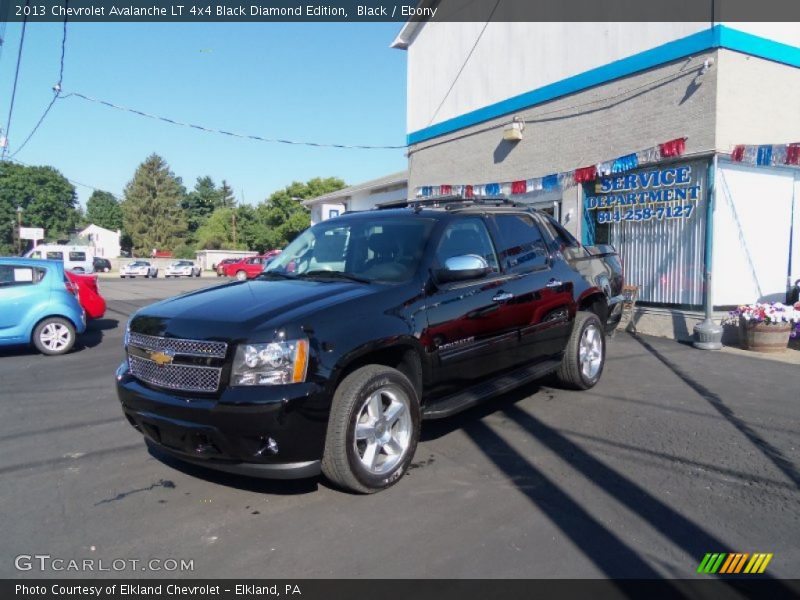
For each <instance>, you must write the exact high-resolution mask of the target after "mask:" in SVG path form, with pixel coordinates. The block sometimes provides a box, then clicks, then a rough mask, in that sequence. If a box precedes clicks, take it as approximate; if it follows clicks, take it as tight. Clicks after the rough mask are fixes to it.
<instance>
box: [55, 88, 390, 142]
mask: <svg viewBox="0 0 800 600" xmlns="http://www.w3.org/2000/svg"><path fill="white" fill-rule="evenodd" d="M61 98H80V99H81V100H86V101H88V102H94V103H96V104H102V105H103V106H107V107H109V108H113V109H116V110H120V111H124V112H129V113H132V114H135V115H139V116H140V117H147V118H148V119H154V120H156V121H163V122H164V123H169V124H170V125H180V126H181V127H190V128H192V129H199V130H200V131H205V132H207V133H218V134H221V135H227V136H230V137H235V138H241V139H247V140H255V141H258V142H268V143H273V144H291V145H293V146H313V147H315V148H340V149H348V150H403V149H405V148H406V146H405V145H403V146H367V145H361V144H325V143H321V142H305V141H297V140H285V139H280V138H265V137H262V136H260V135H248V134H244V133H236V132H233V131H225V130H223V129H214V128H212V127H204V126H202V125H195V124H193V123H185V122H182V121H178V120H176V119H170V118H168V117H162V116H159V115H154V114H151V113H146V112H144V111H141V110H136V109H134V108H129V107H127V106H122V105H119V104H114V103H113V102H108V101H107V100H101V99H99V98H92V97H91V96H87V95H85V94H81V93H79V92H70V93H69V94H65V95H63V96H61Z"/></svg>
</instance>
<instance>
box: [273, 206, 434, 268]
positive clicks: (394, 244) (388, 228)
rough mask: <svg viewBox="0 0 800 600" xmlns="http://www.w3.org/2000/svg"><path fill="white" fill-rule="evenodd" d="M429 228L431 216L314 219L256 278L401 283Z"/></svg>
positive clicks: (414, 263)
mask: <svg viewBox="0 0 800 600" xmlns="http://www.w3.org/2000/svg"><path fill="white" fill-rule="evenodd" d="M432 227H433V220H431V219H422V218H413V219H409V218H397V217H383V218H381V217H376V218H374V219H369V220H366V219H347V220H343V221H340V220H337V221H330V222H323V223H318V224H317V225H314V226H313V227H311V228H310V229H306V230H305V231H304V232H303V233H302V234H300V236H299V237H297V238H296V239H295V240H294V241H293V242H292V243H291V244H289V245H288V246H287V247H286V249H285V250H284V251H283V252H281V253H280V254H279V255H277V256H276V257H275V259H274V260H272V261H271V262H270V263H269V264H268V265H267V267H266V268H265V269H264V274H263V275H262V276H267V275H269V274H270V273H273V274H278V275H284V276H292V277H298V278H311V277H314V278H320V279H323V278H326V277H329V278H335V277H347V278H349V279H355V280H365V281H383V282H393V283H394V282H401V281H407V280H409V279H411V277H413V275H414V273H415V272H416V270H417V266H418V265H419V261H420V259H421V258H422V253H423V251H424V250H425V244H426V243H427V241H428V236H429V235H430V232H431V229H432Z"/></svg>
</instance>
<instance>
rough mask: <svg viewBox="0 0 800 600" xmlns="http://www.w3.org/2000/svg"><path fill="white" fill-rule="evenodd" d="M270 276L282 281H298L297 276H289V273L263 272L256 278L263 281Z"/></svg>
mask: <svg viewBox="0 0 800 600" xmlns="http://www.w3.org/2000/svg"><path fill="white" fill-rule="evenodd" d="M268 275H274V276H275V277H278V278H280V279H297V277H296V276H295V275H289V274H288V273H281V272H280V271H261V273H259V274H258V275H257V276H256V278H257V279H261V278H262V277H264V278H266V277H267V276H268Z"/></svg>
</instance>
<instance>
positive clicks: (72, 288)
mask: <svg viewBox="0 0 800 600" xmlns="http://www.w3.org/2000/svg"><path fill="white" fill-rule="evenodd" d="M64 287H65V288H66V290H67V291H68V292H69V293H70V294H72V295H73V296H77V295H78V285H77V284H75V283H72V282H71V281H70V280H69V279H67V278H66V277H65V278H64Z"/></svg>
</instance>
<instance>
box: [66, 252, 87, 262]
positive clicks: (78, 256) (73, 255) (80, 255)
mask: <svg viewBox="0 0 800 600" xmlns="http://www.w3.org/2000/svg"><path fill="white" fill-rule="evenodd" d="M69 259H70V260H78V261H84V260H86V252H70V253H69Z"/></svg>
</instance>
